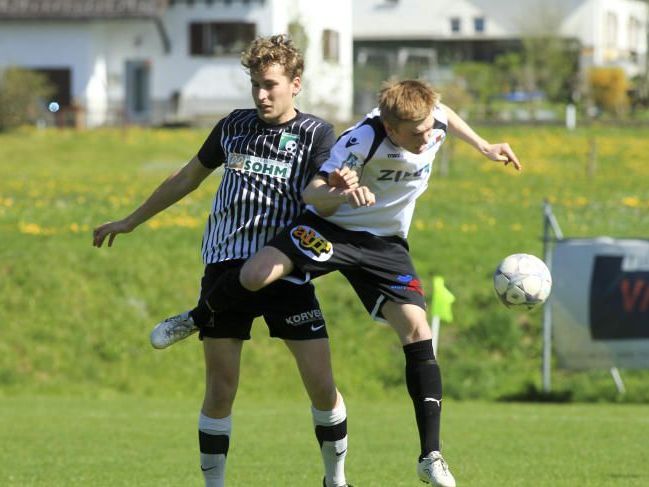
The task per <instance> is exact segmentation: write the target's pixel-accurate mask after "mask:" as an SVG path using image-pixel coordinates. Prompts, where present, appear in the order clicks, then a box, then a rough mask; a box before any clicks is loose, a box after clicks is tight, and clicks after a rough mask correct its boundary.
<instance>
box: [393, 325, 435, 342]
mask: <svg viewBox="0 0 649 487" xmlns="http://www.w3.org/2000/svg"><path fill="white" fill-rule="evenodd" d="M408 324H409V326H408V327H407V328H406V330H405V332H404V334H403V336H402V337H401V341H402V342H403V344H404V345H407V344H408V343H415V342H421V341H423V340H430V339H431V338H432V335H431V333H430V328H428V323H420V322H410V323H408Z"/></svg>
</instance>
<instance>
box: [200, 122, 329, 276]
mask: <svg viewBox="0 0 649 487" xmlns="http://www.w3.org/2000/svg"><path fill="white" fill-rule="evenodd" d="M334 142H335V136H334V132H333V128H332V126H331V124H329V123H327V122H325V121H324V120H322V119H320V118H318V117H315V116H313V115H309V114H307V113H302V112H297V116H296V117H295V118H293V119H292V120H290V121H288V122H286V123H283V124H280V125H270V124H267V123H265V122H264V121H263V120H261V119H260V118H259V117H258V116H257V112H256V110H254V109H245V110H235V111H233V112H232V113H230V114H229V115H228V116H227V117H225V118H223V119H222V120H220V121H219V122H218V123H217V124H216V126H215V127H214V129H213V130H212V132H211V133H210V135H209V136H208V138H207V139H206V141H205V142H204V143H203V146H202V147H201V149H200V150H199V152H198V159H199V160H200V162H201V164H203V165H204V166H205V167H208V168H216V167H219V166H223V167H224V173H223V179H222V181H221V184H220V186H219V188H218V190H217V192H216V196H215V197H214V201H213V203H212V209H211V212H210V215H209V217H208V220H207V225H206V227H205V233H204V234H203V243H202V256H203V262H204V263H205V264H211V263H215V262H221V261H224V260H232V259H246V258H248V257H249V256H250V255H252V254H254V253H255V252H256V251H257V250H259V249H260V248H261V247H263V246H264V245H265V244H266V243H267V242H268V241H269V240H271V239H272V238H273V237H274V236H275V235H277V234H278V233H279V232H280V231H281V230H282V229H283V228H284V227H285V226H286V225H288V224H289V223H290V222H291V221H292V220H294V219H295V218H296V217H297V216H298V215H299V214H300V213H302V212H303V211H304V205H303V202H302V191H303V189H304V188H305V187H306V185H307V184H308V183H309V181H310V180H311V178H312V177H313V176H314V175H315V174H317V172H318V170H319V169H320V166H321V164H322V163H323V162H324V161H325V160H326V159H327V158H328V156H329V150H330V149H331V146H332V145H333V143H334Z"/></svg>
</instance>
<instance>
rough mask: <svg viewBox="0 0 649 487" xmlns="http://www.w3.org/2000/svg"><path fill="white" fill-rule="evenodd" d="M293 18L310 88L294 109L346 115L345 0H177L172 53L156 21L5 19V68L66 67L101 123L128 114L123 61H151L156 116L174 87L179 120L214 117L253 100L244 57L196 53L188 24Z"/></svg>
mask: <svg viewBox="0 0 649 487" xmlns="http://www.w3.org/2000/svg"><path fill="white" fill-rule="evenodd" d="M295 19H301V22H302V23H303V25H304V27H305V28H306V31H307V35H308V37H309V47H308V50H307V52H306V53H305V61H306V71H305V73H304V80H305V89H304V90H303V91H304V93H303V94H302V95H300V98H298V106H300V108H302V109H305V110H308V111H311V112H313V113H314V114H316V115H319V116H322V117H325V118H332V119H335V120H345V121H348V120H349V119H350V118H351V106H352V29H351V3H350V2H349V1H348V0H330V1H328V2H327V3H326V4H324V3H322V2H314V1H312V0H267V1H266V2H264V3H263V4H260V3H256V2H253V3H249V4H243V3H240V2H233V3H231V4H229V5H225V4H224V3H222V2H214V3H212V4H211V5H208V4H206V3H202V2H197V3H195V4H193V5H187V4H175V5H173V6H171V7H170V8H169V9H168V10H167V12H166V13H165V15H164V17H163V19H162V22H163V25H164V28H165V30H166V32H167V34H168V36H169V39H170V40H171V50H170V52H168V53H166V52H165V51H164V46H163V42H162V39H161V36H160V33H159V31H158V30H157V28H156V26H155V24H154V22H153V21H152V20H108V21H90V22H62V21H42V22H34V21H32V22H26V21H20V22H3V23H2V28H1V29H0V67H1V66H6V65H13V64H15V65H18V66H24V67H41V68H46V67H51V68H56V67H67V68H70V69H71V72H72V87H71V90H72V96H73V98H74V101H75V102H76V103H78V104H79V105H82V106H84V107H85V108H86V110H87V112H86V117H87V118H86V122H87V124H88V125H90V126H96V125H101V124H103V123H106V122H107V121H112V120H114V119H116V118H119V117H120V116H121V112H123V109H124V102H125V95H126V93H125V91H126V90H125V88H126V70H125V67H126V62H127V61H145V62H148V63H150V66H151V97H152V101H153V120H154V121H156V122H159V121H162V120H163V118H164V116H165V113H166V110H167V109H168V107H169V105H170V101H171V97H172V94H173V93H174V92H179V93H180V94H181V103H180V107H179V109H180V110H179V115H180V116H181V117H188V118H191V117H195V116H197V115H205V116H212V115H214V116H216V115H219V114H223V113H226V112H228V111H230V110H232V109H234V108H237V107H252V106H253V104H252V100H251V97H250V81H249V78H248V75H247V74H246V73H245V71H244V70H243V68H242V67H241V64H240V59H239V56H238V55H236V56H231V57H206V56H191V55H190V53H189V37H190V35H189V25H190V23H191V22H192V21H200V22H209V21H227V20H244V21H249V22H252V23H255V24H256V25H257V35H261V36H267V35H272V34H279V33H286V32H287V30H288V24H289V22H291V21H293V20H295ZM325 28H328V29H332V30H335V31H337V32H339V34H340V62H339V63H329V62H323V59H322V45H321V41H322V30H323V29H325ZM302 105H304V107H303V106H302Z"/></svg>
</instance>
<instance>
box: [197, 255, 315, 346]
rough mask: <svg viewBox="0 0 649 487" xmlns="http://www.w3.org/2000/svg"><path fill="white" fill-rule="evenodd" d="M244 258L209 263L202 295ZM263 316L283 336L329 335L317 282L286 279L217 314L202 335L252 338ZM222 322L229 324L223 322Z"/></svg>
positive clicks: (274, 333) (272, 333)
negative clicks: (315, 284) (236, 306)
mask: <svg viewBox="0 0 649 487" xmlns="http://www.w3.org/2000/svg"><path fill="white" fill-rule="evenodd" d="M243 262H244V261H243V260H226V261H223V262H217V263H214V264H207V266H206V267H205V274H204V275H203V278H202V280H201V296H200V298H199V302H201V301H203V299H204V293H205V292H207V290H208V289H211V288H212V286H213V284H214V281H215V280H216V279H217V278H218V277H219V275H220V274H221V273H222V272H223V271H224V270H226V269H229V268H232V267H241V265H242V264H243ZM258 316H263V317H264V321H266V325H267V326H268V330H269V334H270V336H271V337H275V338H281V339H283V340H313V339H316V338H327V328H326V326H325V320H324V316H323V315H322V310H321V309H320V303H318V299H317V297H316V295H315V289H314V287H313V284H311V283H306V284H302V285H299V284H294V283H292V282H288V281H285V280H280V281H277V282H274V283H273V284H271V285H269V286H267V287H265V288H263V289H261V290H260V291H258V292H256V293H255V294H254V297H253V298H250V299H249V300H248V301H247V302H245V303H243V306H241V307H240V308H235V309H234V310H232V311H226V312H223V313H218V314H216V315H215V316H214V323H215V324H216V326H210V327H202V328H201V329H200V333H199V337H200V338H201V339H203V337H210V338H238V339H240V340H249V339H250V330H251V328H252V322H253V321H254V319H255V318H257V317H258ZM220 323H223V324H227V326H219V324H220Z"/></svg>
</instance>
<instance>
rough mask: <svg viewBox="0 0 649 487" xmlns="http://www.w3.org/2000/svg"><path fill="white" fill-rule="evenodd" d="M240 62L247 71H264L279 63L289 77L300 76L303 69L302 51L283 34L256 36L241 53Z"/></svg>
mask: <svg viewBox="0 0 649 487" xmlns="http://www.w3.org/2000/svg"><path fill="white" fill-rule="evenodd" d="M241 64H242V66H243V67H244V68H246V70H248V72H251V71H254V72H261V71H265V70H266V69H268V67H270V66H272V65H273V64H279V65H280V66H282V67H283V68H284V73H285V74H286V76H288V77H289V78H290V79H294V78H296V77H298V76H302V71H304V57H303V56H302V53H301V52H300V50H299V49H298V48H297V47H295V45H294V44H293V41H292V40H291V39H290V38H289V37H288V36H287V35H285V34H279V35H274V36H270V37H258V38H256V39H255V40H254V41H252V42H251V43H250V46H248V49H247V50H246V51H245V52H243V53H241Z"/></svg>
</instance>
